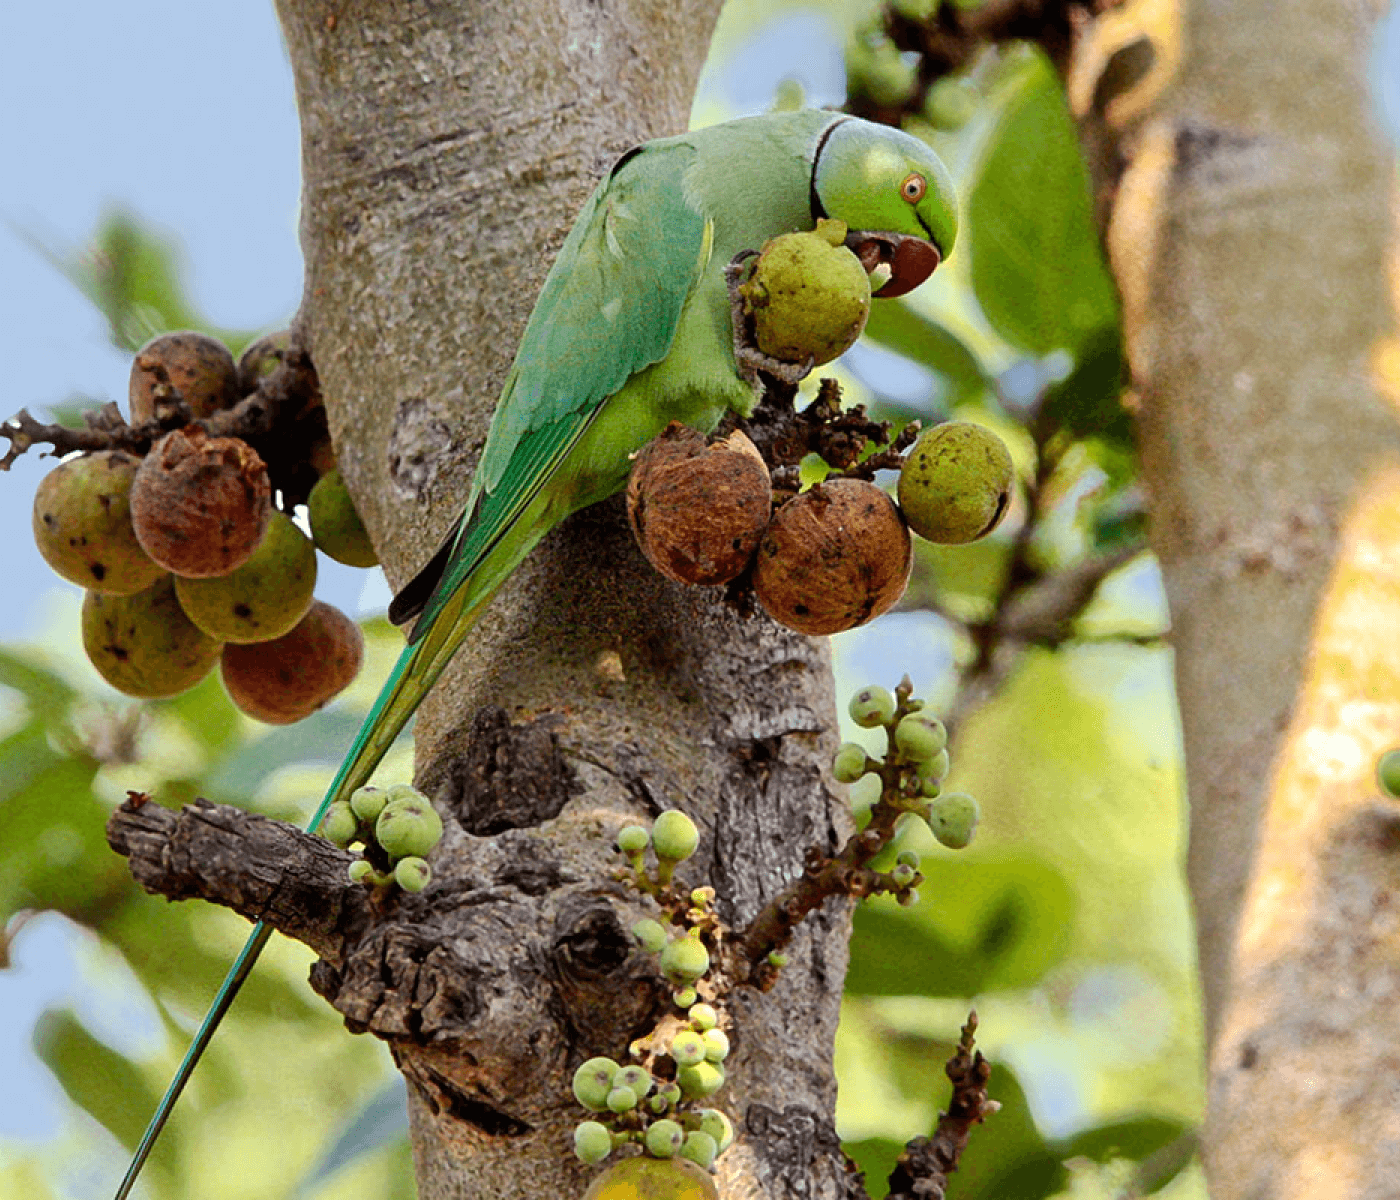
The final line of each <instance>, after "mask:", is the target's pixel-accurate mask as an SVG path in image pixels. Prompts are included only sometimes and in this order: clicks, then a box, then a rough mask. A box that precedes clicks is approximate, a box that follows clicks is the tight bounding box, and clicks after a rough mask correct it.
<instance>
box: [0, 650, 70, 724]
mask: <svg viewBox="0 0 1400 1200" xmlns="http://www.w3.org/2000/svg"><path fill="white" fill-rule="evenodd" d="M0 687H7V688H12V689H13V690H14V691H16V692H18V693H19V694H20V695H21V696H23V697H24V698H25V700H27V701H28V702H29V709H30V711H31V712H32V713H34V714H35V715H36V716H41V717H53V716H55V715H57V714H60V713H61V714H66V713H67V711H68V707H69V705H70V704H72V702H73V700H74V699H75V698H76V697H77V692H75V691H74V690H73V688H72V686H71V685H70V684H69V683H67V682H66V681H65V680H64V679H63V678H62V676H60V675H57V674H55V673H54V672H53V671H50V670H49V669H48V668H47V667H44V666H41V665H40V664H38V663H37V662H35V661H34V660H33V659H31V658H29V657H27V656H25V655H20V654H15V653H14V652H13V651H10V650H5V649H0Z"/></svg>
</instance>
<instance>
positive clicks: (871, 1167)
mask: <svg viewBox="0 0 1400 1200" xmlns="http://www.w3.org/2000/svg"><path fill="white" fill-rule="evenodd" d="M841 1149H842V1150H844V1151H845V1152H846V1153H847V1154H848V1155H849V1156H850V1157H851V1159H852V1160H853V1161H854V1162H855V1164H856V1166H857V1167H858V1168H859V1169H860V1170H861V1171H863V1172H864V1173H865V1190H866V1192H867V1194H868V1195H869V1196H870V1200H881V1197H882V1196H884V1195H885V1194H886V1193H887V1192H888V1191H889V1190H890V1174H891V1172H893V1171H894V1166H895V1163H897V1162H898V1161H899V1156H900V1155H901V1154H903V1153H904V1147H903V1146H902V1145H901V1144H900V1143H899V1142H897V1141H895V1140H894V1139H893V1138H863V1139H862V1140H861V1141H858V1142H842V1143H841Z"/></svg>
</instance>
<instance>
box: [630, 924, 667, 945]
mask: <svg viewBox="0 0 1400 1200" xmlns="http://www.w3.org/2000/svg"><path fill="white" fill-rule="evenodd" d="M632 936H633V937H634V938H636V939H637V941H638V942H640V943H641V946H642V949H643V950H646V951H648V952H649V953H651V954H659V953H660V952H661V951H662V950H664V949H665V947H666V941H667V938H666V929H665V927H664V926H663V925H662V924H661V922H660V921H653V920H652V919H651V918H650V917H643V918H642V919H641V920H640V921H638V922H637V923H636V924H635V925H633V926H632Z"/></svg>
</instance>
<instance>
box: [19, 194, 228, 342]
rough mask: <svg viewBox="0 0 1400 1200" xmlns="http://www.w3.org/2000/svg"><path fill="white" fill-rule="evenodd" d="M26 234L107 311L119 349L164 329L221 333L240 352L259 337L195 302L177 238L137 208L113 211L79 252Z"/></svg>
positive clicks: (69, 278)
mask: <svg viewBox="0 0 1400 1200" xmlns="http://www.w3.org/2000/svg"><path fill="white" fill-rule="evenodd" d="M22 236H24V237H25V239H26V240H27V241H28V242H29V244H30V245H31V246H32V247H33V248H34V249H35V250H36V251H37V252H38V253H39V254H41V255H42V256H43V257H44V258H46V259H48V261H49V262H50V263H51V264H52V265H53V267H54V268H55V269H56V270H57V271H58V272H59V273H60V274H61V275H62V276H63V277H64V278H65V279H67V280H68V281H69V282H70V283H71V284H73V286H74V287H76V288H77V289H78V290H79V291H80V292H82V293H83V295H84V296H86V297H87V298H88V299H89V300H91V301H92V303H93V304H94V305H95V306H96V308H97V310H98V311H99V312H100V313H101V314H102V315H103V316H104V317H106V319H107V324H108V334H109V336H110V338H111V340H112V344H113V345H114V346H116V347H117V349H119V350H138V349H140V348H141V346H143V345H144V344H145V343H146V342H147V341H149V340H150V339H151V338H152V337H154V336H155V335H156V334H158V333H165V332H167V331H169V330H174V329H196V330H199V331H201V332H203V333H208V334H211V335H213V336H214V337H217V338H220V339H221V340H222V341H223V342H224V343H225V344H227V346H228V347H229V349H230V350H231V351H232V352H233V353H234V355H235V356H236V355H237V354H238V353H239V351H240V350H242V349H243V347H244V346H246V345H247V344H248V343H249V342H250V341H252V339H253V337H254V334H252V333H250V332H246V331H233V330H226V329H219V328H217V327H216V326H214V325H213V324H212V323H211V322H210V321H209V320H208V319H207V318H205V317H204V316H203V315H202V314H201V313H200V312H199V311H198V310H197V309H196V308H195V306H194V304H193V302H192V301H191V300H190V299H189V296H188V294H187V293H186V291H185V287H184V284H183V282H182V281H181V278H180V276H181V269H180V252H179V248H178V245H177V243H176V242H175V241H173V240H172V239H170V238H168V237H165V236H164V235H162V234H160V233H157V232H156V231H155V230H153V229H151V228H150V227H149V226H147V225H145V224H144V223H143V222H142V221H141V220H140V218H138V217H137V216H135V215H134V214H133V213H130V212H127V211H125V210H123V209H115V210H113V211H111V212H109V213H108V214H107V215H106V216H105V217H103V218H102V221H101V223H100V224H99V225H98V227H97V231H96V232H95V233H94V235H93V238H92V241H91V242H90V243H89V244H88V246H87V247H86V248H85V249H84V250H83V251H82V252H81V253H77V254H75V253H73V252H71V251H69V250H67V249H63V248H59V247H56V246H54V245H52V244H50V243H48V242H46V241H45V240H44V239H43V238H41V237H39V236H37V235H35V234H33V233H25V234H22Z"/></svg>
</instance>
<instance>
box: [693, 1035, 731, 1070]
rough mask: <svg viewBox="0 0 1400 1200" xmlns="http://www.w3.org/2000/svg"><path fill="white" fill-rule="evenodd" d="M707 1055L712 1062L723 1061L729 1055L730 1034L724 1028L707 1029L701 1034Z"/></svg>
mask: <svg viewBox="0 0 1400 1200" xmlns="http://www.w3.org/2000/svg"><path fill="white" fill-rule="evenodd" d="M700 1036H701V1038H702V1040H703V1041H704V1043H705V1057H706V1058H708V1059H709V1060H710V1061H711V1062H723V1061H724V1060H725V1059H726V1058H728V1057H729V1035H728V1034H726V1033H725V1032H724V1030H723V1029H707V1030H705V1032H704V1033H702V1034H701V1035H700Z"/></svg>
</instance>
